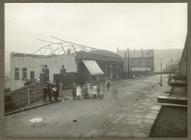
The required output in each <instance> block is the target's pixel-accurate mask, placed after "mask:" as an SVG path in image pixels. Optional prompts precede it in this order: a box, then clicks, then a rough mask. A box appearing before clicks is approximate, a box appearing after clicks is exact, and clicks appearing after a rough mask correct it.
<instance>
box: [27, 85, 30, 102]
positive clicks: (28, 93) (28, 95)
mask: <svg viewBox="0 0 191 140" xmlns="http://www.w3.org/2000/svg"><path fill="white" fill-rule="evenodd" d="M27 98H28V100H27V101H28V102H27V103H28V106H29V105H30V88H28V92H27Z"/></svg>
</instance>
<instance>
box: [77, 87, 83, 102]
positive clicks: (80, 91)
mask: <svg viewBox="0 0 191 140" xmlns="http://www.w3.org/2000/svg"><path fill="white" fill-rule="evenodd" d="M81 95H82V88H81V86H80V85H77V87H76V96H77V99H80V97H81Z"/></svg>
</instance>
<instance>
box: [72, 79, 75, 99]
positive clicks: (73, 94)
mask: <svg viewBox="0 0 191 140" xmlns="http://www.w3.org/2000/svg"><path fill="white" fill-rule="evenodd" d="M72 96H73V100H75V99H76V83H75V82H74V83H73V87H72Z"/></svg>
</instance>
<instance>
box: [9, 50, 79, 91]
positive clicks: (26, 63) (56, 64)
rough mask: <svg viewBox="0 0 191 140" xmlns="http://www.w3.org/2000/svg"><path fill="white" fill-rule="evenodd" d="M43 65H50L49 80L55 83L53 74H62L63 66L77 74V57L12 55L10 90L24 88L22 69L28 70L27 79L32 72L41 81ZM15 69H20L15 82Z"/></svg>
mask: <svg viewBox="0 0 191 140" xmlns="http://www.w3.org/2000/svg"><path fill="white" fill-rule="evenodd" d="M41 65H48V68H49V79H50V82H53V74H58V73H60V69H61V67H62V65H64V66H65V69H66V72H77V63H76V55H74V54H73V55H60V56H50V57H41V58H39V57H35V56H27V55H26V56H25V57H23V56H19V57H18V56H14V55H13V54H11V55H10V81H11V82H10V88H11V90H15V89H18V88H20V87H23V86H24V81H23V80H22V68H27V79H30V71H34V72H35V79H36V80H39V77H40V73H41V71H42V66H41ZM15 68H19V80H15Z"/></svg>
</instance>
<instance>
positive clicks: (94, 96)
mask: <svg viewBox="0 0 191 140" xmlns="http://www.w3.org/2000/svg"><path fill="white" fill-rule="evenodd" d="M96 95H97V86H96V85H94V86H93V98H96Z"/></svg>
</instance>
